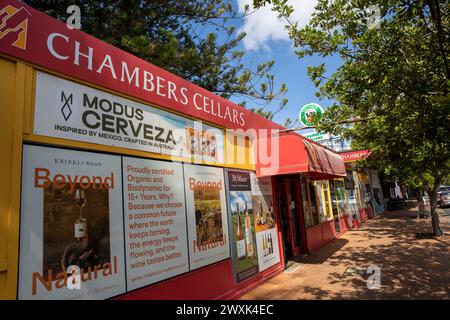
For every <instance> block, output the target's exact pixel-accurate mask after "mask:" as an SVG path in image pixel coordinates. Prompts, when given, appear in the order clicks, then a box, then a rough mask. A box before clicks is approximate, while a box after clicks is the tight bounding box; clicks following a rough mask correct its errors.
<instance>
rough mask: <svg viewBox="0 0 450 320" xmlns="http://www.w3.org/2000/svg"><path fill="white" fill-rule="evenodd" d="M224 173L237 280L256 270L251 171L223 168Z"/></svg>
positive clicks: (252, 273)
mask: <svg viewBox="0 0 450 320" xmlns="http://www.w3.org/2000/svg"><path fill="white" fill-rule="evenodd" d="M226 177H227V186H228V196H229V206H230V213H231V223H232V230H233V244H232V246H233V262H234V272H235V277H236V282H238V283H239V282H242V281H244V280H247V279H248V278H251V277H252V276H254V275H256V274H258V252H257V250H256V237H255V220H254V214H253V212H254V211H253V203H252V192H251V190H252V189H251V182H250V172H244V171H226Z"/></svg>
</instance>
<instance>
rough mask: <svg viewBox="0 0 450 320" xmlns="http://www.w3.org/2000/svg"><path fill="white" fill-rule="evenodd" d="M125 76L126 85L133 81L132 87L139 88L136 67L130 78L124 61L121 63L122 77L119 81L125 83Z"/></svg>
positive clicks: (137, 69)
mask: <svg viewBox="0 0 450 320" xmlns="http://www.w3.org/2000/svg"><path fill="white" fill-rule="evenodd" d="M125 76H126V77H127V79H128V83H129V84H131V81H133V78H135V79H134V85H135V86H136V87H138V88H139V68H138V67H136V68H134V69H133V74H132V75H131V76H130V71H129V70H128V65H127V63H126V62H125V61H122V77H121V78H120V81H122V82H125Z"/></svg>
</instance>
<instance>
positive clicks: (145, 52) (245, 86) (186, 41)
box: [25, 0, 287, 105]
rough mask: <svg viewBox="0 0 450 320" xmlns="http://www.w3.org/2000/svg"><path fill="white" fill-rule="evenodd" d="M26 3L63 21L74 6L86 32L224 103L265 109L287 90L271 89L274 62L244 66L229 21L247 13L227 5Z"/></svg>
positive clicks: (218, 0)
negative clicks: (234, 101) (233, 99)
mask: <svg viewBox="0 0 450 320" xmlns="http://www.w3.org/2000/svg"><path fill="white" fill-rule="evenodd" d="M25 2H26V3H28V4H29V5H31V6H33V7H35V8H36V9H38V10H41V11H44V12H46V13H47V14H49V15H51V16H53V17H56V18H57V19H60V20H63V21H65V20H66V19H67V17H68V14H67V13H66V9H67V6H68V5H70V4H76V5H78V6H79V7H80V9H81V26H82V30H83V31H84V32H87V33H89V34H91V35H93V36H95V37H97V38H99V39H102V40H104V41H106V42H108V43H110V44H112V45H113V46H116V47H118V48H121V49H123V50H125V51H128V52H130V53H132V54H134V55H136V56H138V57H140V58H142V59H144V60H146V61H149V62H151V63H153V64H155V65H157V66H159V67H162V68H164V69H166V70H168V71H170V72H172V73H175V74H177V75H179V76H181V77H182V78H185V79H186V80H189V81H191V82H193V83H195V84H197V85H199V86H201V87H203V88H205V89H207V90H209V91H212V92H215V93H217V94H219V95H221V96H223V97H225V98H229V97H231V96H234V97H237V98H239V97H240V98H243V99H247V100H248V99H250V100H252V101H253V100H254V101H255V102H257V103H259V104H261V105H264V104H266V105H267V104H270V103H278V102H279V103H281V102H282V98H283V97H282V96H283V95H284V94H285V93H286V91H287V90H286V89H285V85H282V86H281V87H280V88H276V87H275V80H274V77H273V75H272V74H271V69H272V67H273V63H274V62H273V61H269V62H267V63H263V64H260V65H258V66H257V68H252V65H250V66H248V65H244V63H243V62H242V61H243V58H244V56H245V54H246V53H245V52H244V51H242V50H239V49H238V45H239V43H240V42H241V41H242V39H243V38H244V37H245V33H239V34H237V32H236V30H235V27H234V26H233V25H229V21H230V20H231V19H238V18H242V17H243V16H245V15H247V14H248V12H246V13H244V15H238V14H237V13H236V12H235V11H234V9H233V5H232V1H231V0H189V1H186V0H181V1H180V0H127V1H124V0H100V1H94V0H77V1H74V0H56V1H51V0H50V1H48V0H25ZM218 33H220V34H221V35H222V37H218ZM241 104H243V103H241ZM280 105H281V104H280Z"/></svg>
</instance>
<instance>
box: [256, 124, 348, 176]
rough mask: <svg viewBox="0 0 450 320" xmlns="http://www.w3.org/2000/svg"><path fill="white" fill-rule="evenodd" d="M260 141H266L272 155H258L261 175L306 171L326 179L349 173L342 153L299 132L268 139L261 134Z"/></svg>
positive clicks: (257, 167) (307, 173)
mask: <svg viewBox="0 0 450 320" xmlns="http://www.w3.org/2000/svg"><path fill="white" fill-rule="evenodd" d="M260 140H261V141H260V142H258V145H260V144H264V143H267V145H268V147H267V149H268V150H269V151H268V152H267V153H268V154H270V156H268V157H260V156H259V157H258V158H256V159H258V161H257V163H256V175H257V176H258V177H263V176H273V175H280V174H294V173H303V174H305V175H307V176H309V177H310V178H311V179H313V180H324V179H333V178H342V177H345V176H346V175H347V173H346V171H345V165H344V160H343V159H342V157H341V156H340V155H339V154H337V153H335V152H333V151H331V150H329V149H327V148H325V147H322V146H320V145H318V144H315V143H313V142H311V141H308V140H307V139H305V138H303V137H301V136H300V135H298V134H296V133H280V134H279V135H275V136H272V137H269V138H261V137H260ZM276 144H278V147H276ZM277 149H278V151H277ZM270 150H271V152H270ZM277 153H278V155H277ZM266 158H267V159H266ZM268 159H270V163H269V161H268ZM264 160H265V161H264Z"/></svg>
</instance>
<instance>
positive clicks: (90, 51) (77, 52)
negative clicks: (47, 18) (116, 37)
mask: <svg viewBox="0 0 450 320" xmlns="http://www.w3.org/2000/svg"><path fill="white" fill-rule="evenodd" d="M93 52H94V49H92V48H91V47H88V54H85V53H81V52H80V43H79V42H78V41H75V59H74V61H73V63H74V64H76V65H77V66H79V65H80V56H82V57H85V58H88V70H92V54H93Z"/></svg>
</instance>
